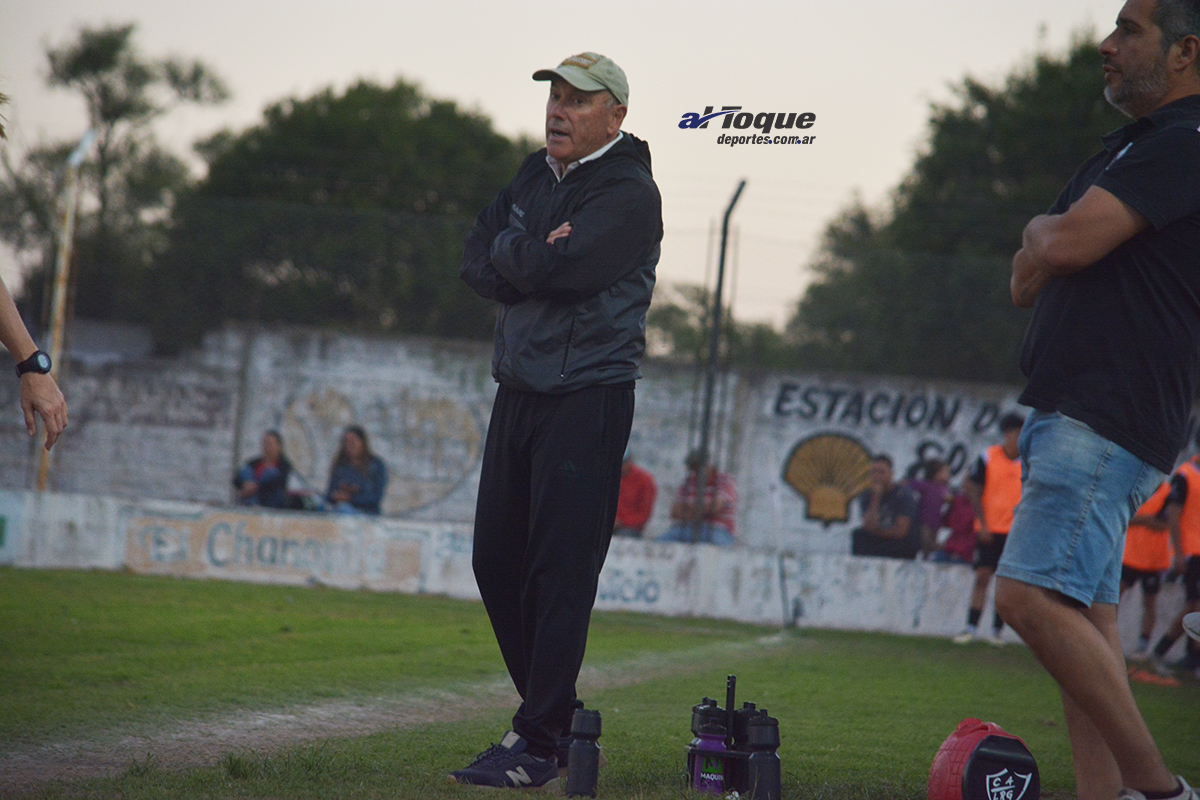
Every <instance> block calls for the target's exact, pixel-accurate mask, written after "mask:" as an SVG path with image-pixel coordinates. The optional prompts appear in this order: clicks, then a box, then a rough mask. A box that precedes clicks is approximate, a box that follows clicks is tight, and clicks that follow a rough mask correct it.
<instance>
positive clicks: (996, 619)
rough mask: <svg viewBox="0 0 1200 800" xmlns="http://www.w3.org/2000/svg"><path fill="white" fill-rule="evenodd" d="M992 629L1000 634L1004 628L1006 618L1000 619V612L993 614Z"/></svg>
mask: <svg viewBox="0 0 1200 800" xmlns="http://www.w3.org/2000/svg"><path fill="white" fill-rule="evenodd" d="M992 630H993V631H995V632H996V635H997V636H999V635H1000V631H1002V630H1004V620H1002V619H1000V615H999V614H995V613H994V614H992Z"/></svg>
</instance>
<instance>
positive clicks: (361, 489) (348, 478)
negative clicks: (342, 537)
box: [325, 425, 388, 514]
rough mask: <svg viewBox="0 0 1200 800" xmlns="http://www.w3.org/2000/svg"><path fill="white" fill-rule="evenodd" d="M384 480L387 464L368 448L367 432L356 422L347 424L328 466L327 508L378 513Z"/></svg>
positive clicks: (347, 511) (356, 512)
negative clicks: (339, 445)
mask: <svg viewBox="0 0 1200 800" xmlns="http://www.w3.org/2000/svg"><path fill="white" fill-rule="evenodd" d="M387 480H388V477H387V466H386V465H384V463H383V459H381V458H380V457H379V456H377V455H375V454H374V453H372V452H371V446H370V444H369V443H368V442H367V432H366V431H365V430H363V429H362V428H361V427H359V426H358V425H351V426H350V427H348V428H346V430H345V432H344V433H343V434H342V446H341V448H340V449H339V450H338V453H337V455H336V456H334V458H333V464H332V465H331V466H330V468H329V488H328V489H326V491H325V500H326V502H327V503H328V504H329V508H330V509H331V510H333V511H338V512H341V513H344V514H378V513H379V510H380V503H382V502H383V493H384V491H385V490H386V489H387Z"/></svg>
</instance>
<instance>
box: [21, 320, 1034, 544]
mask: <svg viewBox="0 0 1200 800" xmlns="http://www.w3.org/2000/svg"><path fill="white" fill-rule="evenodd" d="M489 359H490V347H489V346H487V345H481V344H478V343H455V342H443V341H429V340H423V339H384V338H367V337H358V336H350V335H344V334H339V333H334V332H329V331H318V330H310V329H278V330H270V331H267V330H257V329H249V328H227V329H225V330H223V331H221V332H219V333H217V334H215V335H213V336H210V337H209V338H208V339H207V341H206V343H205V346H204V348H203V349H202V350H201V351H198V352H196V353H193V354H189V356H188V357H186V358H180V359H175V360H154V359H145V358H141V359H134V360H130V361H124V362H122V361H119V360H114V359H112V358H107V359H103V360H91V361H89V360H86V359H78V358H77V359H74V360H71V361H69V362H68V372H67V374H66V376H65V379H64V381H63V385H64V388H65V391H66V394H67V396H68V400H69V402H70V407H71V423H70V427H69V428H68V430H67V432H66V434H65V435H64V436H63V438H62V439H61V440H60V442H59V444H58V445H57V446H56V447H55V449H54V453H53V460H52V467H51V473H50V477H51V480H50V488H51V489H53V490H55V491H59V492H65V493H72V494H86V495H97V496H104V497H119V498H125V499H129V500H148V499H151V498H153V499H156V500H179V501H189V502H198V503H203V504H207V505H211V506H228V505H230V501H231V497H232V494H231V489H230V477H231V475H232V474H233V472H234V470H235V469H236V468H237V466H239V465H240V464H242V463H244V461H245V460H246V459H248V458H250V457H251V456H253V455H255V454H256V453H257V451H258V447H259V441H260V439H261V436H262V433H263V432H264V431H265V430H267V429H270V428H276V429H279V430H280V431H281V432H282V434H283V438H284V441H285V444H286V448H287V452H288V455H289V457H290V458H291V460H292V462H293V464H294V465H295V466H296V469H297V473H298V474H299V476H301V477H302V478H303V479H304V480H305V481H306V482H307V484H308V485H310V486H311V487H313V488H314V489H315V490H317V491H321V490H323V489H324V485H325V482H326V480H327V475H328V464H329V462H330V460H331V459H332V457H333V454H334V452H335V450H336V447H337V444H338V437H339V434H340V431H341V429H342V428H343V427H344V426H345V425H347V424H351V423H355V424H359V425H362V426H363V427H364V428H365V429H366V430H367V431H368V433H369V435H370V436H371V442H372V446H373V447H374V449H375V450H376V451H377V452H378V453H379V455H380V456H381V457H382V458H383V459H384V460H385V461H386V462H387V464H388V468H389V471H390V477H391V480H390V483H389V486H388V492H387V496H386V497H385V499H384V513H385V515H387V516H388V517H390V518H396V519H404V520H409V521H430V522H434V521H436V522H446V523H465V522H470V520H471V519H472V518H473V515H474V507H475V495H476V491H477V487H478V480H479V464H480V458H481V456H482V452H483V441H484V436H485V433H486V430H487V420H488V415H489V413H490V409H491V402H492V398H493V397H494V394H495V384H494V383H493V381H492V378H491V376H490V372H489V370H490V364H489ZM643 372H644V374H645V377H644V379H643V380H642V381H640V382H639V385H638V392H637V410H636V414H635V419H634V426H633V432H632V435H631V447H632V450H633V453H634V456H635V458H636V460H637V461H638V462H639V463H641V464H642V465H643V466H645V467H646V468H647V469H649V470H650V471H651V472H652V473H653V474H654V475H655V477H656V479H657V481H658V484H659V500H658V503H657V504H656V507H655V513H654V516H653V517H652V518H651V521H650V524H649V527H648V535H649V536H651V537H653V536H655V535H658V534H660V533H662V532H663V531H664V530H665V529H666V528H667V526H668V525H669V524H670V520H669V518H668V517H669V508H670V505H671V498H672V496H673V495H674V492H675V490H676V489H677V487H678V485H679V484H680V482H681V481H682V480H683V477H684V468H683V459H684V456H685V455H686V453H687V451H688V449H689V447H690V446H691V445H692V443H694V442H695V440H696V436H697V435H696V430H697V427H698V425H697V411H696V405H697V403H696V398H697V396H698V391H697V389H698V381H697V376H696V374H695V372H694V371H693V370H692V369H690V368H685V367H680V366H678V365H672V364H666V363H661V362H655V361H650V362H648V363H647V364H646V365H645V368H644V370H643ZM717 399H718V403H717V408H716V413H715V416H714V425H713V429H714V439H713V450H714V452H716V453H717V454H718V458H719V462H720V464H721V467H722V468H723V469H724V470H725V471H727V472H729V473H731V474H732V475H733V477H734V479H735V481H736V484H737V488H738V493H739V502H738V506H737V523H738V538H739V541H740V542H741V543H742V544H744V545H746V546H749V547H752V548H765V549H774V550H784V551H791V552H796V553H801V554H829V555H834V554H839V553H847V552H848V551H849V532H850V531H851V529H852V528H853V527H854V525H855V523H856V521H857V520H856V514H857V510H856V509H854V508H853V507H852V504H851V503H850V498H851V497H852V496H853V495H854V494H855V492H856V491H857V490H858V489H859V488H861V487H862V486H863V485H865V484H864V481H865V464H866V460H867V458H868V457H869V455H870V454H873V453H877V452H883V453H887V454H889V455H890V456H891V457H892V458H893V460H894V461H895V463H896V466H897V471H903V470H904V469H905V468H907V467H908V466H909V465H910V464H912V463H914V462H915V461H918V460H919V459H921V458H924V457H929V456H939V457H942V458H944V459H946V460H948V461H949V462H950V464H951V466H952V468H953V470H954V472H955V475H956V476H957V477H961V475H962V472H963V471H964V470H965V469H966V467H967V465H968V464H969V462H970V461H971V460H972V459H973V458H974V457H975V456H976V455H977V454H978V453H979V452H981V451H982V450H983V449H984V448H985V447H987V446H988V445H989V444H991V443H993V442H994V441H995V440H996V439H997V437H998V432H997V430H996V425H995V422H996V420H997V419H998V418H999V416H1000V415H1001V414H1002V413H1003V412H1004V411H1007V410H1010V409H1014V408H1017V406H1016V402H1015V400H1016V391H1015V390H1014V389H1013V388H1011V387H1003V386H982V385H969V384H953V383H947V382H934V381H913V380H902V379H893V378H882V377H865V376H850V375H815V374H809V375H791V374H772V373H734V374H731V375H728V376H726V377H725V378H723V379H722V380H721V381H720V382H719V383H718V392H717ZM36 464H37V454H36V452H35V445H34V444H32V443H31V442H30V440H29V439H28V438H27V437H26V435H25V430H24V425H23V422H22V420H21V416H20V413H19V411H18V409H17V402H16V384H15V382H11V381H10V382H4V381H0V489H13V490H16V489H28V488H32V487H33V485H34V471H35V469H36Z"/></svg>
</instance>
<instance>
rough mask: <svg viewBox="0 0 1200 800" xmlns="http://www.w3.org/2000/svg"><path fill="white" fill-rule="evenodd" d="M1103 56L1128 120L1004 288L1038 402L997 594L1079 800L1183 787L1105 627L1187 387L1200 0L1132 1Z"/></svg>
mask: <svg viewBox="0 0 1200 800" xmlns="http://www.w3.org/2000/svg"><path fill="white" fill-rule="evenodd" d="M1100 55H1101V56H1102V57H1103V59H1104V64H1103V67H1104V69H1103V77H1104V82H1105V88H1104V96H1105V99H1107V100H1108V101H1109V103H1111V104H1112V105H1114V106H1116V107H1117V108H1118V109H1120V110H1121V111H1122V112H1124V113H1125V114H1127V115H1128V116H1129V117H1130V118H1131V119H1132V120H1133V121H1132V122H1130V123H1129V124H1128V125H1126V126H1125V127H1123V128H1121V129H1120V130H1117V131H1113V132H1112V133H1110V134H1108V135H1107V136H1105V137H1104V141H1103V144H1104V149H1103V151H1101V152H1100V153H1097V154H1096V155H1095V156H1093V157H1092V158H1091V159H1089V160H1088V161H1087V162H1086V163H1085V164H1084V165H1083V166H1082V167H1080V168H1079V170H1078V171H1077V172H1076V173H1075V176H1074V177H1073V178H1072V179H1071V181H1070V182H1069V183H1068V184H1067V186H1066V188H1065V189H1064V190H1063V192H1062V194H1060V195H1059V197H1058V199H1057V200H1056V201H1055V202H1054V204H1053V205H1052V206H1051V207H1050V210H1049V211H1048V212H1047V213H1046V214H1040V215H1038V216H1036V217H1034V218H1033V219H1032V220H1030V221H1029V224H1027V225H1026V226H1025V229H1024V231H1023V232H1022V236H1021V249H1020V250H1018V251H1017V253H1016V255H1014V256H1013V261H1012V276H1011V278H1010V280H1009V290H1010V293H1011V295H1012V300H1013V303H1014V304H1015V305H1017V306H1019V307H1021V308H1030V307H1032V308H1033V314H1032V315H1031V317H1030V320H1029V327H1028V328H1027V330H1026V333H1025V341H1024V344H1023V345H1022V348H1021V371H1022V372H1024V373H1025V375H1026V377H1027V378H1028V381H1029V382H1028V384H1027V385H1026V387H1025V390H1024V391H1023V392H1022V393H1021V397H1020V401H1021V403H1022V404H1024V405H1027V406H1030V407H1032V408H1033V409H1034V410H1033V411H1032V412H1030V415H1029V419H1028V420H1027V421H1026V423H1025V427H1024V430H1022V431H1021V443H1020V448H1021V461H1022V464H1023V466H1024V480H1023V483H1022V486H1021V504H1020V506H1018V507H1017V513H1016V517H1015V518H1014V519H1013V526H1012V529H1011V530H1010V532H1009V538H1008V543H1007V545H1006V546H1005V549H1004V555H1003V556H1002V557H1001V559H1000V566H999V568H998V569H997V570H996V575H997V585H996V606H997V607H998V608H999V609H1000V613H1001V615H1002V616H1003V617H1004V621H1005V622H1007V623H1008V624H1009V625H1011V626H1012V627H1013V629H1014V630H1016V632H1017V633H1018V634H1020V636H1021V639H1022V640H1024V641H1025V643H1026V644H1027V645H1029V648H1030V650H1032V651H1033V653H1034V655H1036V656H1037V659H1038V661H1039V662H1040V663H1041V664H1042V666H1044V667H1045V668H1046V671H1047V672H1048V673H1049V674H1050V675H1051V676H1052V677H1053V678H1054V680H1055V681H1056V682H1057V683H1058V685H1059V688H1060V690H1061V694H1062V700H1063V713H1064V715H1065V717H1066V722H1067V732H1068V735H1069V737H1070V742H1071V754H1072V757H1073V759H1074V765H1075V791H1076V795H1077V797H1079V798H1080V800H1111V798H1115V797H1118V796H1119V798H1120V799H1121V800H1147V799H1148V798H1161V799H1162V800H1196V797H1197V794H1196V792H1195V791H1193V790H1192V789H1191V787H1189V786H1188V785H1187V783H1186V781H1184V780H1183V778H1181V777H1178V776H1176V775H1174V774H1173V773H1172V772H1171V770H1170V769H1169V768H1168V767H1167V764H1166V762H1165V761H1164V760H1163V757H1162V753H1161V752H1160V751H1159V749H1158V746H1157V744H1155V741H1154V736H1153V735H1152V734H1151V733H1150V729H1149V728H1148V727H1147V726H1146V722H1145V720H1144V719H1143V718H1142V715H1141V713H1140V712H1139V711H1138V707H1137V700H1136V699H1135V698H1134V696H1133V692H1132V691H1131V689H1130V688H1129V678H1128V675H1127V673H1126V667H1125V659H1124V657H1123V654H1122V651H1121V639H1120V636H1119V632H1118V630H1117V601H1118V600H1119V599H1120V575H1121V555H1122V547H1121V541H1122V539H1123V538H1124V535H1125V530H1126V528H1127V527H1128V525H1129V518H1130V516H1132V514H1133V511H1134V510H1135V509H1137V508H1139V507H1141V505H1142V503H1144V502H1146V499H1147V498H1148V497H1149V496H1150V495H1151V494H1152V493H1153V492H1154V489H1155V488H1156V487H1157V486H1158V484H1159V483H1161V482H1162V480H1163V477H1164V476H1165V474H1166V473H1168V472H1170V471H1171V469H1172V468H1173V467H1174V463H1175V457H1176V456H1177V455H1178V453H1179V450H1180V449H1181V448H1182V447H1183V444H1184V441H1185V440H1186V438H1187V425H1188V415H1189V413H1190V412H1191V409H1192V405H1193V403H1195V400H1196V396H1197V391H1198V390H1200V308H1197V302H1196V298H1197V297H1200V269H1197V254H1198V253H1200V180H1197V179H1196V176H1197V175H1198V174H1200V134H1198V133H1197V129H1198V128H1200V8H1198V7H1197V2H1196V0H1127V2H1126V3H1125V4H1124V6H1122V8H1121V11H1120V13H1119V14H1118V16H1117V25H1116V28H1115V29H1114V30H1113V32H1112V33H1110V34H1109V35H1108V36H1107V37H1105V39H1104V41H1103V42H1101V43H1100ZM1179 557H1180V556H1179V555H1178V554H1177V555H1176V558H1179ZM1122 787H1124V788H1122Z"/></svg>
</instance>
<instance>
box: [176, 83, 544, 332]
mask: <svg viewBox="0 0 1200 800" xmlns="http://www.w3.org/2000/svg"><path fill="white" fill-rule="evenodd" d="M199 149H200V151H201V152H202V154H203V155H204V156H205V157H206V159H207V160H208V162H209V171H208V177H207V178H206V179H205V180H204V181H202V182H201V183H200V184H199V186H198V187H197V188H196V190H195V191H194V192H192V193H190V194H189V195H188V197H186V198H184V199H183V200H182V201H181V202H180V204H179V207H178V212H177V214H176V216H175V219H174V228H173V231H172V236H171V247H170V250H169V251H168V253H167V254H166V256H165V257H164V258H163V259H162V261H161V263H160V266H159V268H158V269H157V270H156V287H157V291H156V295H157V296H159V297H161V298H163V299H164V301H165V302H164V303H163V304H161V305H160V310H161V312H162V313H161V315H160V316H159V318H158V325H157V334H156V338H157V339H158V341H159V343H160V345H162V346H166V347H167V348H168V349H170V348H172V347H178V346H182V345H187V344H190V343H193V342H195V341H196V339H197V338H198V337H199V335H200V334H202V333H203V332H204V331H205V330H208V329H209V328H211V327H212V326H214V325H216V324H218V323H220V322H222V321H224V320H229V319H241V320H258V321H286V322H295V323H305V324H333V325H341V326H346V327H351V328H354V329H358V330H364V331H398V332H404V333H413V334H428V335H437V336H450V337H477V338H478V337H487V336H489V335H490V333H491V328H492V319H493V307H492V304H491V303H489V302H487V301H484V300H483V299H482V298H479V297H478V296H476V295H475V294H474V293H473V292H471V290H470V289H469V288H467V287H466V286H465V285H464V284H463V283H462V282H461V281H460V280H459V279H458V266H459V263H460V261H461V259H462V241H463V238H464V236H465V235H466V232H467V231H468V230H469V229H470V226H471V224H472V223H473V221H474V218H475V215H476V214H477V213H478V211H479V209H481V208H483V207H484V206H485V205H486V204H488V203H490V202H491V201H492V200H493V199H494V198H495V195H496V193H497V192H498V191H499V190H500V189H501V187H503V186H504V184H505V183H506V182H507V181H508V179H509V178H510V177H511V176H512V174H513V172H514V171H515V170H516V168H517V166H518V165H519V164H520V161H521V159H522V157H523V156H524V155H525V154H526V153H527V152H528V151H529V150H530V149H532V145H531V144H530V143H529V142H527V141H522V142H518V143H514V142H512V141H510V140H508V139H507V138H505V137H504V136H502V135H500V134H498V133H496V132H495V131H494V130H493V129H492V127H491V123H490V122H489V121H488V120H487V119H486V118H485V117H483V116H481V115H479V114H476V113H469V112H465V111H462V110H460V109H459V108H458V107H457V106H456V105H455V104H454V103H453V102H450V101H444V100H432V99H429V98H426V97H424V96H423V95H422V94H421V92H420V91H419V90H418V88H417V87H416V86H414V85H412V84H409V83H406V82H404V81H397V82H396V83H395V84H394V85H393V86H391V87H383V86H379V85H377V84H374V83H371V82H365V81H364V82H360V83H357V84H356V85H354V86H351V87H350V88H349V89H347V90H346V91H345V92H343V93H341V94H336V93H334V92H333V91H332V90H328V89H327V90H325V91H322V92H320V93H318V94H316V95H314V96H312V97H309V98H306V99H290V100H285V101H283V102H280V103H277V104H275V105H273V106H271V107H270V108H268V109H267V110H266V112H265V114H264V119H263V121H262V123H261V124H259V125H257V126H255V127H252V128H250V129H249V130H246V131H244V132H243V133H240V134H237V135H234V134H230V133H223V134H221V135H219V136H217V137H214V138H212V139H210V140H209V141H207V142H205V143H203V144H202V145H201V147H200V148H199Z"/></svg>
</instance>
